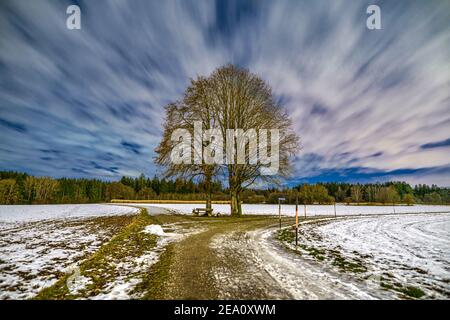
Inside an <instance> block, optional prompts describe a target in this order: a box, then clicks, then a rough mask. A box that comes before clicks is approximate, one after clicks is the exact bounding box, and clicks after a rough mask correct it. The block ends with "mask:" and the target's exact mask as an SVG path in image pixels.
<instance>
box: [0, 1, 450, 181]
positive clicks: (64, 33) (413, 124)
mask: <svg viewBox="0 0 450 320" xmlns="http://www.w3.org/2000/svg"><path fill="white" fill-rule="evenodd" d="M73 3H78V4H79V5H80V7H81V10H82V29H81V30H79V31H76V30H67V29H66V27H65V26H66V24H65V19H66V14H65V9H66V7H67V5H69V4H73ZM372 3H377V4H378V5H379V6H380V7H381V12H382V28H383V29H382V30H376V31H370V30H367V29H366V27H365V20H366V17H367V15H366V13H365V9H366V7H367V6H368V5H369V4H372ZM0 7H1V9H0V49H1V50H0V130H1V137H0V150H1V151H0V152H1V155H2V157H1V159H0V166H1V169H13V170H23V171H27V172H30V173H33V174H38V175H52V176H96V177H103V178H116V177H118V176H121V175H138V174H139V173H141V172H144V173H146V174H153V173H155V172H157V171H158V169H157V168H156V167H155V166H154V164H153V162H152V157H153V156H154V152H153V149H154V147H155V146H156V144H157V143H158V141H159V139H160V136H161V130H162V128H161V127H162V123H163V118H164V112H163V106H164V105H165V104H166V103H168V102H170V101H173V100H176V99H179V98H180V97H181V95H182V93H183V90H184V88H185V87H186V86H187V84H188V83H189V79H190V78H192V77H196V76H197V75H205V74H208V73H210V72H211V71H212V70H214V69H215V68H216V67H218V66H221V65H223V64H225V63H228V62H232V63H235V64H238V65H240V66H244V67H247V68H249V69H250V70H251V71H253V72H256V73H258V74H259V75H261V76H262V77H263V78H264V79H266V80H267V81H268V83H269V84H270V85H271V86H272V87H273V90H274V93H275V95H276V97H277V99H278V100H279V101H280V103H283V104H284V105H285V106H286V107H287V108H288V110H289V112H290V114H291V116H292V119H293V121H294V124H295V128H296V130H297V132H298V133H299V135H300V136H301V138H302V146H303V150H302V152H300V153H299V155H298V156H297V159H296V168H297V172H296V176H297V177H298V179H296V181H297V180H302V181H303V180H310V181H316V180H317V179H320V178H321V177H322V178H323V179H325V176H327V177H328V178H332V177H335V178H336V179H344V178H342V174H345V179H348V180H352V179H358V180H359V179H363V180H384V179H396V178H401V179H404V180H407V181H411V182H427V183H433V182H436V183H439V184H441V185H450V175H449V174H448V172H449V171H448V168H450V160H449V159H450V158H449V147H448V139H449V137H450V129H449V128H450V126H449V125H450V112H449V110H450V90H449V89H450V28H449V25H448V21H450V5H449V2H448V1H406V0H404V1H358V2H355V1H350V0H348V1H326V0H320V1H264V0H262V1H206V0H200V1H193V0H191V1H172V0H169V1H112V0H111V1H95V2H94V1H58V2H56V1H43V0H36V1H24V0H18V1H2V2H1V4H0Z"/></svg>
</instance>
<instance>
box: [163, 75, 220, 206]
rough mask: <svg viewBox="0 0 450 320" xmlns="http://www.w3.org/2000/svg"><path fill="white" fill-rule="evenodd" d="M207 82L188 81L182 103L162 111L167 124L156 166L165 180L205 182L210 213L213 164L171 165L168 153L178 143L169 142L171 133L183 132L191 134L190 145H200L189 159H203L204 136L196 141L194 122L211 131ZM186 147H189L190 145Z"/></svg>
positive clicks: (216, 168)
mask: <svg viewBox="0 0 450 320" xmlns="http://www.w3.org/2000/svg"><path fill="white" fill-rule="evenodd" d="M207 88H208V81H207V79H205V78H203V77H199V78H198V79H196V80H191V85H190V86H189V87H188V88H187V89H186V92H185V94H184V98H183V99H182V101H179V102H176V103H171V104H169V105H167V106H166V107H165V109H166V120H165V123H164V133H163V138H162V140H161V142H160V144H159V145H158V147H157V148H156V149H155V151H156V153H157V157H156V158H155V162H156V163H157V164H159V165H161V166H163V167H165V174H164V175H165V176H166V177H168V178H170V177H182V178H188V179H194V178H200V179H203V180H204V183H205V189H206V196H207V199H206V208H207V209H211V208H212V205H211V188H212V181H213V177H214V175H215V174H216V173H217V170H218V167H217V166H216V165H214V164H207V163H205V162H203V161H202V160H201V161H193V162H192V163H188V164H186V163H174V162H173V161H171V153H172V150H173V148H174V147H175V145H176V144H177V143H178V142H177V141H173V140H172V133H173V130H174V129H185V130H187V131H188V132H190V134H191V136H192V137H193V138H194V141H193V144H196V143H198V144H201V148H200V151H199V149H197V148H192V149H191V154H190V157H191V158H192V159H202V158H203V154H202V151H201V150H203V147H205V146H206V143H207V142H206V141H205V142H204V141H203V136H201V137H198V136H196V135H195V134H194V124H195V122H197V123H201V125H202V129H211V128H213V127H214V118H213V115H212V112H211V111H212V107H211V103H210V100H209V99H210V95H208V94H207ZM189 143H192V141H190V142H189Z"/></svg>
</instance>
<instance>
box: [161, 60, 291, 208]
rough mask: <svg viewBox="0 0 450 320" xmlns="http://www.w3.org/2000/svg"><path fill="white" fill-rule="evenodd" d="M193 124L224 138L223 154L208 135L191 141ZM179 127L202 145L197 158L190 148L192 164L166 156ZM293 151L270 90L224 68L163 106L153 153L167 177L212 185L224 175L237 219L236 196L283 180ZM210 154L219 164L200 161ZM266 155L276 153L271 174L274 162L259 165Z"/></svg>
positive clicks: (286, 125) (245, 73)
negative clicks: (197, 179) (160, 135)
mask: <svg viewBox="0 0 450 320" xmlns="http://www.w3.org/2000/svg"><path fill="white" fill-rule="evenodd" d="M196 122H200V123H201V125H202V128H203V129H205V130H208V129H212V130H216V131H215V132H216V133H217V132H218V133H220V134H221V137H225V139H226V144H227V148H226V150H225V152H224V149H223V141H222V140H219V139H214V137H212V136H211V137H209V138H206V139H204V137H205V136H204V135H201V137H200V138H198V137H196V135H195V134H194V132H195V130H194V124H195V123H196ZM181 128H182V129H186V130H187V131H188V132H190V133H191V136H193V137H194V139H193V143H194V144H195V143H199V144H201V146H202V148H200V150H201V151H200V153H201V154H198V153H199V151H198V149H196V148H195V147H194V148H191V154H189V156H190V158H191V159H194V161H193V162H190V163H181V164H180V163H178V164H176V163H174V162H173V161H171V153H172V150H173V148H174V147H175V146H176V145H177V143H178V141H173V140H172V133H173V130H174V129H181ZM230 132H232V135H230ZM257 133H259V137H257ZM262 133H264V135H263V134H262ZM268 133H270V136H269V134H268ZM275 138H278V140H277V143H276V144H270V143H269V144H268V145H267V141H269V140H270V141H272V140H275ZM255 139H258V140H257V141H258V143H259V144H258V146H259V147H258V148H253V147H252V145H254V143H253V144H251V143H250V142H256V141H255ZM198 140H200V141H198ZM191 142H192V141H189V143H191ZM263 142H264V143H263ZM229 146H231V147H232V148H228V147H229ZM261 146H263V147H264V148H261ZM204 148H205V149H204ZM298 149H299V138H298V137H297V135H296V134H295V132H294V131H293V129H292V124H291V120H290V119H289V117H288V115H287V113H286V111H285V110H284V109H283V108H282V107H281V106H279V105H278V104H277V103H276V102H275V100H274V98H273V95H272V92H271V89H270V87H269V86H268V85H267V84H266V83H265V82H264V81H263V80H262V79H260V78H259V77H258V76H256V75H255V74H252V73H250V72H249V71H248V70H246V69H239V68H237V67H235V66H233V65H226V66H224V67H221V68H219V69H217V70H216V71H214V72H213V73H212V74H211V75H210V76H209V77H207V78H204V77H200V78H198V79H197V80H192V81H191V85H190V86H189V87H188V88H187V90H186V92H185V95H184V97H183V99H182V101H179V102H176V103H172V104H169V105H168V106H167V107H166V121H165V124H164V133H163V138H162V140H161V142H160V144H159V146H158V147H157V148H156V150H155V151H156V152H157V154H158V156H157V157H156V163H158V164H159V165H162V166H163V167H165V169H166V172H165V174H166V176H171V177H174V176H184V177H186V176H188V177H195V176H202V177H203V178H204V179H205V182H206V183H205V184H206V186H208V185H209V186H210V185H211V181H212V179H213V177H217V176H218V175H223V176H225V177H226V178H227V180H228V187H229V192H230V198H231V214H232V215H233V216H240V215H241V214H242V209H241V202H240V194H241V192H242V191H243V190H244V189H245V188H246V187H249V186H252V185H254V184H255V183H258V182H271V183H277V182H279V177H281V176H287V175H288V174H289V173H290V172H291V164H290V161H289V158H290V157H291V156H292V155H294V154H295V153H296V152H297V151H298ZM211 150H212V152H213V153H214V155H213V157H216V158H221V159H219V160H224V161H218V162H214V163H210V162H207V161H204V157H203V156H204V155H205V154H206V153H207V152H211ZM235 151H236V152H235ZM269 154H270V159H272V158H275V157H273V156H274V155H275V154H276V156H277V157H276V167H277V171H276V174H267V172H268V171H267V170H268V169H273V168H272V167H271V166H272V165H273V163H270V162H267V161H261V159H262V157H263V155H264V156H265V158H269ZM195 159H197V160H198V159H200V161H195ZM225 159H226V160H225ZM252 159H259V160H260V161H259V162H258V161H252ZM265 170H266V171H265ZM265 172H266V173H265ZM209 190H210V189H209ZM208 193H210V192H208ZM209 199H210V197H209Z"/></svg>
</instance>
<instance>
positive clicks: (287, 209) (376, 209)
mask: <svg viewBox="0 0 450 320" xmlns="http://www.w3.org/2000/svg"><path fill="white" fill-rule="evenodd" d="M136 205H137V206H142V207H146V208H148V209H149V210H148V211H149V212H150V213H151V212H152V211H154V209H152V208H164V209H169V210H173V211H176V212H177V213H181V214H192V209H194V208H199V207H202V206H204V205H201V204H165V203H164V204H142V203H140V204H136ZM213 210H214V212H220V213H222V214H230V205H228V204H213ZM394 210H395V212H396V213H420V212H450V206H432V205H414V206H395V208H394V207H393V206H353V205H351V206H347V205H343V204H338V205H336V214H337V215H338V216H339V215H366V214H390V213H394ZM242 211H243V213H244V214H263V215H278V205H276V204H243V205H242ZM281 214H282V215H286V216H294V215H295V205H281ZM299 214H300V215H301V216H304V214H305V207H304V206H303V205H300V206H299ZM306 215H307V216H319V215H334V206H332V205H307V206H306Z"/></svg>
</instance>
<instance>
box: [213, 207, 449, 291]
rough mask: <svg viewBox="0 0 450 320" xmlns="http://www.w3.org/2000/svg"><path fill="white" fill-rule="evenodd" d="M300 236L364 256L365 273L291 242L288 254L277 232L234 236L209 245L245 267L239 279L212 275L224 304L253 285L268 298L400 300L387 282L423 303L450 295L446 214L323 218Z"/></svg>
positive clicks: (227, 271) (348, 255)
mask: <svg viewBox="0 0 450 320" xmlns="http://www.w3.org/2000/svg"><path fill="white" fill-rule="evenodd" d="M300 230H301V233H300V239H299V243H300V244H302V245H307V246H308V247H314V248H317V249H324V250H325V251H328V252H331V251H332V250H334V252H339V253H340V255H341V256H342V257H343V258H345V259H346V260H348V261H353V260H352V259H353V258H355V257H356V258H361V257H364V259H362V262H363V264H364V266H366V267H367V271H365V272H363V273H355V272H351V271H343V270H341V269H339V267H338V266H335V265H333V263H332V262H333V260H331V259H327V258H326V259H325V260H324V261H318V260H316V259H315V258H314V257H312V256H310V255H309V254H308V253H307V252H306V251H305V250H303V249H302V248H298V249H297V248H295V245H294V244H291V245H289V246H288V247H289V248H290V249H287V248H286V246H285V245H284V244H282V243H281V242H279V241H278V240H276V239H275V235H276V234H277V232H278V228H267V229H258V230H254V231H248V232H245V233H239V232H237V231H233V232H230V233H227V234H221V235H218V236H216V237H215V238H213V240H212V242H211V248H212V249H213V250H215V252H216V254H217V255H218V256H219V258H220V257H225V256H230V255H232V256H234V257H235V258H236V259H237V260H238V261H239V260H240V261H241V263H240V264H242V265H243V266H245V268H246V269H245V271H242V272H238V273H233V270H232V268H229V267H227V266H222V267H220V268H216V269H214V270H213V272H214V274H215V278H216V281H217V286H218V287H220V288H221V294H222V297H221V298H224V299H227V298H233V294H234V292H238V288H239V287H241V286H244V287H250V286H252V285H253V283H254V282H258V283H259V287H260V288H264V289H265V291H266V295H267V296H268V297H269V298H270V299H278V298H283V299H286V298H287V299H398V298H401V297H402V296H401V294H400V293H399V292H397V291H394V290H385V289H384V288H383V287H382V286H381V285H382V283H388V284H393V283H399V284H401V286H403V287H411V286H412V287H416V288H420V289H421V290H423V291H424V292H425V296H424V297H423V298H425V299H433V298H437V299H448V298H449V297H450V285H449V282H450V281H449V280H450V214H448V213H443V214H413V215H412V214H396V215H377V216H370V215H369V216H362V217H359V216H358V217H348V216H344V217H338V218H337V219H334V218H319V219H313V220H308V221H305V222H304V223H302V224H301V227H300ZM296 251H297V252H296ZM243 275H244V276H243ZM273 281H275V283H276V284H275V285H274V284H273ZM280 288H282V289H283V290H284V291H285V292H284V293H283V292H280Z"/></svg>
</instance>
